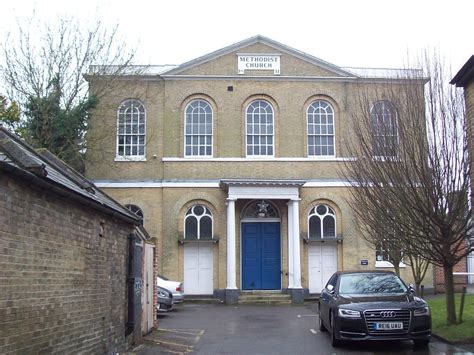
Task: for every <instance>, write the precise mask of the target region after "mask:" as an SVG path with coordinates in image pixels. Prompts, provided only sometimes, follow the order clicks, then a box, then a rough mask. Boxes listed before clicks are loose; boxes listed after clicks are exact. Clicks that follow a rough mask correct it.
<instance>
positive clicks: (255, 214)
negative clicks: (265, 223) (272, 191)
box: [242, 200, 280, 219]
mask: <svg viewBox="0 0 474 355" xmlns="http://www.w3.org/2000/svg"><path fill="white" fill-rule="evenodd" d="M279 217H280V216H279V214H278V210H277V209H276V207H275V206H274V205H273V204H272V203H271V202H270V201H266V200H254V201H252V202H250V203H249V204H247V206H245V208H244V211H243V212H242V219H246V218H279Z"/></svg>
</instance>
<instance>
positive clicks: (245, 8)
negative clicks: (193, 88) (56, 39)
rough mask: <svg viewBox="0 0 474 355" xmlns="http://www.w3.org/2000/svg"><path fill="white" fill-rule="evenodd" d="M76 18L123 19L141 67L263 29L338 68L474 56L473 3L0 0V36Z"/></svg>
mask: <svg viewBox="0 0 474 355" xmlns="http://www.w3.org/2000/svg"><path fill="white" fill-rule="evenodd" d="M34 9H35V16H36V17H39V18H41V19H44V20H45V21H51V20H52V19H54V18H55V17H58V16H64V15H68V16H77V17H78V18H80V19H83V20H84V21H86V20H87V18H88V17H95V16H97V17H99V18H100V19H101V20H103V21H104V23H105V24H110V25H112V24H114V23H116V22H119V28H120V30H121V32H122V34H124V35H126V40H127V41H128V42H130V44H137V43H138V44H139V45H138V49H139V51H138V59H137V62H138V63H140V64H180V63H183V62H185V61H188V60H191V59H194V58H196V57H198V56H201V55H204V54H207V53H209V52H212V51H214V50H217V49H220V48H222V47H225V46H227V45H230V44H232V43H235V42H238V41H241V40H243V39H245V38H248V37H251V36H254V35H257V34H261V35H264V36H266V37H270V38H271V39H274V40H276V41H279V42H282V43H284V44H286V45H288V46H290V47H293V48H296V49H298V50H302V51H304V52H307V53H309V54H311V55H313V56H316V57H318V58H321V59H323V60H326V61H328V62H331V63H333V64H336V65H340V66H361V67H401V66H403V65H404V61H405V59H406V57H407V52H409V53H410V54H415V53H418V52H419V51H420V50H421V49H423V48H432V47H439V48H440V50H441V53H442V54H443V56H444V57H445V58H446V60H447V61H448V62H450V63H451V64H452V67H453V71H454V72H456V71H457V70H458V69H459V68H460V67H461V66H462V64H464V62H466V60H467V59H468V58H469V57H470V56H471V55H472V54H474V40H473V34H474V20H473V14H474V1H472V0H453V1H441V0H410V1H408V0H397V1H383V0H378V1H372V0H357V1H355V0H352V1H350V0H326V1H320V0H310V1H303V0H293V1H269V0H240V1H224V0H221V1H219V0H200V1H193V0H189V1H188V0H167V1H157V0H155V1H145V0H134V1H130V0H128V1H123V0H80V1H74V2H72V1H65V0H42V1H40V0H15V1H9V2H3V3H2V7H1V12H0V34H2V36H1V37H0V38H1V39H2V40H3V38H4V36H3V34H4V33H5V32H7V31H8V30H9V29H11V28H13V26H15V17H20V18H21V17H28V16H31V15H32V12H33V10H34Z"/></svg>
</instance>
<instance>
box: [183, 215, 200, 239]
mask: <svg viewBox="0 0 474 355" xmlns="http://www.w3.org/2000/svg"><path fill="white" fill-rule="evenodd" d="M185 228H186V232H185V233H186V234H185V236H184V238H185V239H197V219H196V217H193V216H189V217H188V218H186V225H185Z"/></svg>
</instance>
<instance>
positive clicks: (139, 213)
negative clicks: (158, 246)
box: [125, 205, 144, 224]
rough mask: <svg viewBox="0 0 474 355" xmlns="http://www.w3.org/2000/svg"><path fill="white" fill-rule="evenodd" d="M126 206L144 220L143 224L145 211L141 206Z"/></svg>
mask: <svg viewBox="0 0 474 355" xmlns="http://www.w3.org/2000/svg"><path fill="white" fill-rule="evenodd" d="M125 207H126V208H127V209H128V210H129V211H130V212H132V213H134V214H135V215H137V216H138V217H140V218H141V220H142V224H143V217H144V215H143V211H142V209H141V208H140V207H138V206H137V205H125Z"/></svg>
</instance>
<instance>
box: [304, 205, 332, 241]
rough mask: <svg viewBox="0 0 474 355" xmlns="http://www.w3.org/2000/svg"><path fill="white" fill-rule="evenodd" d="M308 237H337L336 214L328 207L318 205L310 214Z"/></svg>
mask: <svg viewBox="0 0 474 355" xmlns="http://www.w3.org/2000/svg"><path fill="white" fill-rule="evenodd" d="M308 231H309V233H308V235H309V238H310V239H324V238H335V237H336V214H335V213H334V210H333V209H332V208H331V207H329V206H328V205H317V206H315V207H313V208H312V209H311V211H309V214H308Z"/></svg>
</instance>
